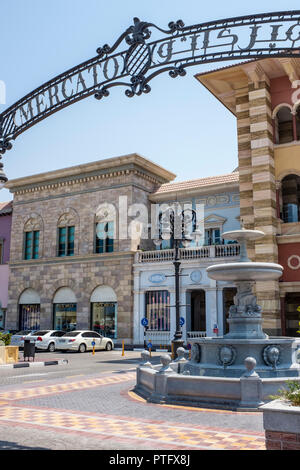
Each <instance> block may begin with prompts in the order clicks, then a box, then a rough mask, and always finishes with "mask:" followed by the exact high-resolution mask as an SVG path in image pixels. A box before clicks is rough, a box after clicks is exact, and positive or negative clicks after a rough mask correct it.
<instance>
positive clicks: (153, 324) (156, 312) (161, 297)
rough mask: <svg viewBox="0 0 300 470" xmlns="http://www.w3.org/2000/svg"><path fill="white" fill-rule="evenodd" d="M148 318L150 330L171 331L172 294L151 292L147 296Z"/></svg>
mask: <svg viewBox="0 0 300 470" xmlns="http://www.w3.org/2000/svg"><path fill="white" fill-rule="evenodd" d="M145 301H146V308H145V312H146V318H147V320H148V328H149V330H158V331H169V330H170V293H169V291H167V290H160V291H149V292H146V294H145Z"/></svg>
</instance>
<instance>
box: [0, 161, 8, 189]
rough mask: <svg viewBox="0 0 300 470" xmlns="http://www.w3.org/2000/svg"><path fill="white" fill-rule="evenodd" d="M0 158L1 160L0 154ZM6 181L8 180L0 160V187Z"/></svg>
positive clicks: (0, 187)
mask: <svg viewBox="0 0 300 470" xmlns="http://www.w3.org/2000/svg"><path fill="white" fill-rule="evenodd" d="M0 160H1V155H0ZM7 181H8V178H7V176H6V174H5V173H4V171H3V163H2V162H1V161H0V189H2V188H3V187H4V185H5V183H6V182H7Z"/></svg>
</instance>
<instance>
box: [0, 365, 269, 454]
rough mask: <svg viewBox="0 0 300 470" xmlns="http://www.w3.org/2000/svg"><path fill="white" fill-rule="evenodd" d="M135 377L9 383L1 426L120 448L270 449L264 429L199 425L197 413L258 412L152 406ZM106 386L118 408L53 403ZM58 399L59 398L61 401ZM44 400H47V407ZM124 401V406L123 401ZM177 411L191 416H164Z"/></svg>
mask: <svg viewBox="0 0 300 470" xmlns="http://www.w3.org/2000/svg"><path fill="white" fill-rule="evenodd" d="M134 379H135V373H134V372H130V371H129V372H126V373H123V374H113V373H111V374H107V375H103V376H98V377H93V378H86V379H82V378H80V379H77V380H74V379H73V380H72V381H60V382H58V383H56V384H49V385H47V384H45V385H37V384H36V385H33V384H30V385H27V386H26V387H22V389H20V386H18V388H16V389H15V390H14V389H12V388H11V387H10V389H9V390H7V391H2V393H0V425H4V424H5V425H8V426H9V425H10V426H18V427H24V428H27V429H29V430H30V429H36V430H37V429H41V430H43V431H47V430H49V431H51V432H53V431H55V432H56V433H57V434H59V433H72V434H73V435H74V434H75V435H78V438H80V436H84V437H85V438H87V437H89V436H90V438H93V439H95V438H97V439H99V443H101V442H102V441H106V442H107V441H110V440H111V441H113V443H114V445H115V446H116V447H115V448H116V449H118V443H119V444H120V445H121V444H122V443H126V444H127V445H130V448H132V449H135V448H140V446H141V445H142V446H143V447H144V448H145V449H170V450H172V449H182V450H189V449H190V450H200V449H205V450H217V449H219V450H264V449H265V440H264V433H263V432H259V431H257V430H253V429H252V430H249V431H248V430H247V429H241V428H237V429H235V428H234V429H232V428H228V427H225V426H207V425H199V424H194V422H195V415H196V416H197V417H198V419H197V422H198V423H199V422H200V421H201V416H204V415H205V416H206V415H207V414H208V415H209V414H210V416H211V417H212V418H213V417H214V418H216V416H217V417H218V420H219V421H218V422H219V423H221V422H225V421H226V419H228V418H229V417H230V418H231V419H233V420H232V421H231V422H234V416H236V418H237V421H236V422H238V421H241V420H242V419H243V417H244V418H245V419H246V418H247V415H250V414H251V416H252V417H253V416H254V414H253V413H234V412H229V411H221V410H204V409H191V408H184V407H174V406H166V405H164V406H161V405H152V404H151V405H150V404H147V403H145V402H144V401H143V400H142V399H141V398H139V397H137V396H136V395H135V394H134V393H132V392H130V391H129V389H130V388H132V386H133V384H134ZM118 386H119V388H117V395H116V387H118ZM120 387H122V392H120V390H121V389H120ZM124 387H126V390H124ZM104 389H105V392H104V393H105V394H106V395H103V397H105V399H106V398H107V394H108V396H109V395H110V394H111V396H113V393H114V394H115V395H116V396H117V397H118V400H117V401H119V403H118V404H117V405H116V409H115V410H114V412H113V413H99V411H91V408H90V409H88V411H87V408H89V407H88V402H86V406H85V407H84V406H83V405H82V404H81V408H82V407H83V408H85V411H83V410H82V409H80V407H79V409H78V408H77V409H65V408H63V403H62V402H61V405H60V406H59V408H57V407H53V404H54V403H58V404H59V403H60V401H59V400H61V399H62V398H64V399H66V400H67V399H68V397H73V400H74V396H76V397H77V399H78V400H81V401H83V402H84V401H85V395H84V394H86V393H89V391H91V392H93V395H95V394H96V393H97V394H101V393H103V391H104ZM119 389H120V390H119ZM99 397H100V395H99ZM43 400H44V401H43ZM51 400H52V402H51ZM53 400H58V402H57V401H53ZM130 402H131V403H130ZM41 403H43V405H42V406H41ZM72 403H73V402H72ZM121 404H122V405H123V407H122V406H120V405H121ZM127 404H130V405H131V406H133V407H140V411H139V414H140V415H139V416H130V413H129V412H128V413H126V412H124V410H126V409H127V408H126V407H127ZM45 405H46V406H45ZM49 405H50V406H49ZM146 409H147V411H146ZM141 410H142V411H144V412H142V413H141ZM149 410H150V411H151V410H154V411H155V413H154V416H156V417H157V416H159V417H160V418H161V419H155V420H154V419H147V418H146V416H151V412H149ZM118 411H119V413H118ZM177 411H179V412H180V413H184V414H183V415H182V414H180V416H181V417H182V416H186V419H183V420H182V422H179V421H177V419H176V421H175V420H174V417H175V415H172V420H169V419H168V420H166V419H165V416H166V412H168V414H171V413H173V412H177ZM116 412H117V414H115V413H116ZM189 413H190V416H191V415H192V416H193V421H194V422H192V423H191V422H190V420H189ZM205 422H206V423H207V421H205ZM208 422H209V421H208ZM211 422H212V423H213V422H214V420H213V419H212V420H211ZM29 432H30V431H29Z"/></svg>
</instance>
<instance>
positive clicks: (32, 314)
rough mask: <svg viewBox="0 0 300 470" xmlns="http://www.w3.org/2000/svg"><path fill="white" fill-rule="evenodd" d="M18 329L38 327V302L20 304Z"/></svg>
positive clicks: (36, 328) (37, 328)
mask: <svg viewBox="0 0 300 470" xmlns="http://www.w3.org/2000/svg"><path fill="white" fill-rule="evenodd" d="M19 329H20V330H39V329H40V304H21V305H20V306H19Z"/></svg>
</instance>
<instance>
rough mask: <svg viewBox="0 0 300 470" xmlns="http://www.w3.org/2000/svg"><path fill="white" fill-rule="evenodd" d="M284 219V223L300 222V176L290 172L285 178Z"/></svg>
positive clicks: (282, 185) (283, 194)
mask: <svg viewBox="0 0 300 470" xmlns="http://www.w3.org/2000/svg"><path fill="white" fill-rule="evenodd" d="M281 193H282V219H283V221H284V223H293V222H299V220H300V176H298V175H294V174H290V175H287V176H286V177H285V178H283V180H282V183H281Z"/></svg>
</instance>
